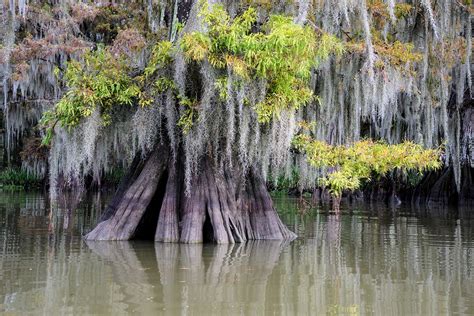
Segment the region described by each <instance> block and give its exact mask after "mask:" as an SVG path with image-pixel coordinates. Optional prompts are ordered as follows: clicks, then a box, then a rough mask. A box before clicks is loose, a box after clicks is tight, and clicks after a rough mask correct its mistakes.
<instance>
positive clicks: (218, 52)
mask: <svg viewBox="0 0 474 316" xmlns="http://www.w3.org/2000/svg"><path fill="white" fill-rule="evenodd" d="M200 14H201V16H202V18H203V20H204V22H205V23H206V25H207V28H208V31H207V32H206V33H202V32H193V33H189V34H185V35H184V36H183V38H182V40H181V43H180V44H181V48H182V49H183V51H184V53H185V56H186V58H187V59H188V60H191V61H195V62H202V61H203V60H205V59H207V61H209V63H210V64H211V65H212V66H214V67H215V68H218V69H224V68H226V67H227V68H230V69H231V70H232V71H233V73H234V74H236V75H238V76H239V77H240V78H241V79H242V80H249V79H266V82H267V87H266V88H267V89H266V91H267V96H266V98H265V100H263V101H262V102H261V103H259V104H256V105H255V110H256V112H257V114H258V117H259V121H260V122H261V123H268V122H269V121H270V120H271V119H272V118H273V117H274V116H278V115H279V113H280V112H281V110H284V109H297V108H298V107H300V106H301V105H304V104H306V103H307V102H309V101H310V100H311V99H312V97H313V94H312V91H311V89H309V88H308V86H307V83H308V80H309V78H310V75H311V69H312V68H313V67H315V66H317V65H318V63H319V62H321V61H323V60H325V59H327V58H328V57H329V56H330V54H332V53H341V52H342V50H343V45H342V44H341V43H340V41H339V40H337V39H336V38H335V37H333V36H331V35H328V34H317V33H315V32H314V31H313V30H312V29H311V28H310V27H309V26H301V25H298V24H295V23H294V22H293V20H292V18H291V17H286V16H281V15H272V16H270V18H269V20H268V21H267V22H266V23H265V24H264V25H263V26H262V27H261V28H260V31H254V30H253V26H255V25H256V18H257V13H256V10H255V9H254V8H249V9H247V10H246V11H245V12H244V13H242V14H241V15H239V16H237V17H236V18H235V19H233V20H231V18H230V16H229V15H228V14H227V12H226V11H225V9H224V8H223V7H222V6H220V5H214V6H212V7H211V8H210V7H209V6H208V5H207V2H206V3H201V11H200ZM221 83H222V82H220V83H219V82H218V83H217V84H218V85H219V84H221Z"/></svg>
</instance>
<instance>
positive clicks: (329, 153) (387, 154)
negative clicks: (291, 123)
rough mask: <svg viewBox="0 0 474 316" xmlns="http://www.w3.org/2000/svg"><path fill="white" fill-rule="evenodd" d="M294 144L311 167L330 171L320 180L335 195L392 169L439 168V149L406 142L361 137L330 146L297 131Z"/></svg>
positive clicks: (422, 170) (425, 169)
mask: <svg viewBox="0 0 474 316" xmlns="http://www.w3.org/2000/svg"><path fill="white" fill-rule="evenodd" d="M293 145H294V146H295V147H296V148H297V149H298V150H300V151H302V152H303V153H305V154H306V157H307V159H308V162H309V163H310V164H311V165H313V166H314V167H317V168H329V169H330V170H332V172H329V174H328V175H327V176H326V177H324V178H322V179H320V180H319V182H320V184H321V185H323V186H326V187H328V188H329V190H330V192H331V194H333V195H334V196H337V197H339V196H340V195H341V194H342V192H343V191H344V190H355V189H358V188H359V187H360V185H361V183H362V181H363V180H370V178H371V176H373V175H380V176H384V175H386V174H387V173H388V172H389V171H391V170H395V169H397V170H400V171H402V172H408V171H412V170H413V171H417V172H420V173H421V172H424V171H427V170H434V169H438V168H440V167H441V160H440V154H441V152H440V149H424V148H423V147H422V146H421V145H418V144H415V143H413V142H409V141H406V142H403V143H401V144H396V145H389V144H386V143H384V142H374V141H372V140H363V141H359V142H356V143H354V144H352V145H350V146H331V145H328V144H327V143H325V142H321V141H316V140H313V139H311V138H310V137H309V136H307V135H302V134H300V135H298V136H296V137H295V139H294V141H293ZM329 169H328V170H329Z"/></svg>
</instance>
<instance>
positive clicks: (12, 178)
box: [0, 168, 42, 189]
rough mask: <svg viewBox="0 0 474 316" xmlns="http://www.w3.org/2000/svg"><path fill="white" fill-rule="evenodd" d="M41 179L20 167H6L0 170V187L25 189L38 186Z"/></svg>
mask: <svg viewBox="0 0 474 316" xmlns="http://www.w3.org/2000/svg"><path fill="white" fill-rule="evenodd" d="M41 183H42V180H41V179H39V178H38V177H36V176H35V175H33V174H30V173H28V172H26V171H25V170H22V169H17V168H7V169H5V170H2V171H0V187H4V188H5V187H6V188H10V189H12V188H19V189H26V188H31V187H39V186H40V185H41Z"/></svg>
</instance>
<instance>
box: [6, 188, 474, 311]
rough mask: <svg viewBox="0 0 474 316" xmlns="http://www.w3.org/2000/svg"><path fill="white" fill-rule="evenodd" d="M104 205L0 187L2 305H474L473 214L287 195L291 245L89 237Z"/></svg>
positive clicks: (344, 308) (112, 308)
mask: <svg viewBox="0 0 474 316" xmlns="http://www.w3.org/2000/svg"><path fill="white" fill-rule="evenodd" d="M101 203H102V202H101V201H100V200H99V199H98V198H95V199H91V200H90V202H89V203H87V204H86V205H85V206H82V207H81V209H80V210H78V211H75V212H73V211H68V210H67V209H63V210H61V211H57V210H56V208H51V207H50V206H49V205H47V203H46V201H45V199H44V198H43V196H42V195H41V194H26V195H25V194H6V193H1V194H0V313H6V314H25V313H38V314H46V315H57V314H73V313H74V314H114V315H119V314H127V313H134V314H143V315H148V314H150V315H152V314H169V315H175V314H183V315H188V314H189V315H200V314H202V315H209V314H219V315H230V314H249V315H262V314H287V315H309V314H311V315H321V314H330V315H340V314H343V315H357V314H377V315H437V314H438V315H439V314H474V229H473V225H472V224H473V221H472V220H471V221H470V220H463V219H442V218H435V219H433V218H432V219H418V218H416V217H413V216H409V215H408V214H406V213H400V214H398V216H393V214H392V213H385V212H381V211H380V209H377V212H375V213H367V212H366V211H359V212H357V213H356V214H355V215H343V216H335V215H323V214H316V213H314V212H311V211H309V212H307V213H306V214H305V215H301V214H298V213H297V212H295V211H294V208H295V205H296V202H295V201H294V200H292V199H281V198H280V199H278V200H277V204H278V206H279V208H280V209H281V211H282V212H283V213H284V214H283V218H284V220H285V221H286V222H287V223H289V225H290V226H291V227H292V229H295V230H296V231H297V232H298V234H299V235H300V236H301V238H300V239H298V240H296V241H294V242H291V243H280V242H251V243H247V244H241V245H239V244H237V245H220V246H216V245H174V244H154V243H152V242H88V243H86V242H84V241H82V240H81V234H83V233H84V232H85V231H87V230H89V229H90V226H91V225H92V224H93V223H94V222H95V220H96V218H97V216H98V213H99V212H98V211H97V209H99V208H100V205H101ZM66 205H67V204H66Z"/></svg>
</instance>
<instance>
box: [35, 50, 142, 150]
mask: <svg viewBox="0 0 474 316" xmlns="http://www.w3.org/2000/svg"><path fill="white" fill-rule="evenodd" d="M129 70H130V69H129V67H128V66H127V64H126V63H125V61H124V60H122V59H120V58H116V57H115V56H113V55H112V54H111V53H110V52H109V51H108V50H107V49H105V48H102V47H99V48H98V49H97V50H96V51H90V52H88V53H86V54H84V56H83V61H82V62H80V61H76V60H72V61H70V62H68V65H67V68H66V72H65V74H64V78H65V80H66V86H67V87H68V91H67V92H66V93H65V94H64V96H63V97H62V98H61V100H60V101H59V102H58V103H57V104H56V106H55V107H54V109H52V110H50V111H47V112H46V113H45V114H44V116H43V118H42V120H41V123H42V125H43V126H45V127H46V128H47V129H48V131H47V137H46V138H45V143H48V142H49V141H50V139H51V136H52V129H53V128H54V126H55V125H56V124H57V123H59V124H60V125H61V126H62V127H65V128H67V129H71V128H73V127H75V126H76V125H78V124H79V123H80V121H81V120H82V119H84V118H86V117H89V116H90V115H91V114H92V113H93V112H94V111H96V110H97V111H100V113H101V114H102V115H103V117H104V118H105V119H104V124H107V122H109V121H110V119H109V117H110V116H109V115H108V113H109V112H110V110H111V108H112V107H113V106H115V105H132V104H133V103H134V100H135V99H136V98H137V97H138V96H139V95H140V88H139V86H138V85H137V83H136V82H135V81H134V80H133V78H131V77H130V76H129V75H128V72H129Z"/></svg>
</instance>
